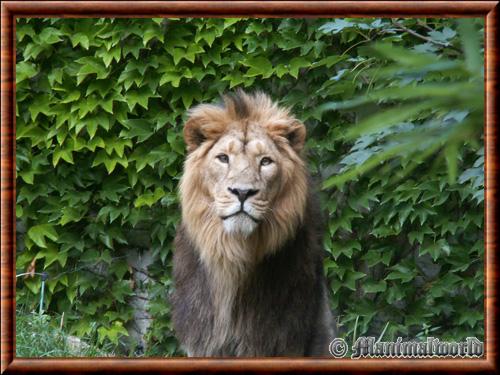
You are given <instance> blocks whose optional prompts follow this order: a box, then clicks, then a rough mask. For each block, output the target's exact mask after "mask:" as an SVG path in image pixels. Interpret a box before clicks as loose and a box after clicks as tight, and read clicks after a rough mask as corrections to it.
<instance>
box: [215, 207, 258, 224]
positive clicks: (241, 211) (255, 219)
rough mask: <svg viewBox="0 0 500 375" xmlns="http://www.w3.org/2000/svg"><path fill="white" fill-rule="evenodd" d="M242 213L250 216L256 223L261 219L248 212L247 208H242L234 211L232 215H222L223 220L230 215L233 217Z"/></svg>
mask: <svg viewBox="0 0 500 375" xmlns="http://www.w3.org/2000/svg"><path fill="white" fill-rule="evenodd" d="M240 214H243V215H246V216H248V217H249V218H250V219H252V221H254V222H255V223H259V222H260V220H259V219H257V218H255V217H253V216H252V215H250V214H249V213H248V212H246V211H245V210H243V209H241V210H239V211H236V212H234V213H232V214H231V215H227V216H222V220H226V219H229V218H230V217H233V216H236V215H240Z"/></svg>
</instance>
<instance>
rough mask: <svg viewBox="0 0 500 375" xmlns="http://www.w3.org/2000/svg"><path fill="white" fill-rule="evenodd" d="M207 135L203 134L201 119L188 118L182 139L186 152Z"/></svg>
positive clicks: (200, 142)
mask: <svg viewBox="0 0 500 375" xmlns="http://www.w3.org/2000/svg"><path fill="white" fill-rule="evenodd" d="M206 140H207V137H206V136H205V135H204V134H203V131H202V127H201V121H199V119H197V118H189V119H188V120H187V122H186V124H185V125H184V141H185V142H186V146H187V150H188V152H191V151H194V150H196V149H197V148H198V147H199V146H200V145H201V144H202V143H203V142H205V141H206Z"/></svg>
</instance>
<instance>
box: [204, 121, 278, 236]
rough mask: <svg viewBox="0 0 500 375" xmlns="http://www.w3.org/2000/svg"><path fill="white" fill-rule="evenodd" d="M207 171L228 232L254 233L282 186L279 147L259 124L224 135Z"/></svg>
mask: <svg viewBox="0 0 500 375" xmlns="http://www.w3.org/2000/svg"><path fill="white" fill-rule="evenodd" d="M205 168H206V169H205V170H204V171H203V174H204V180H205V181H206V184H207V188H208V191H209V194H210V195H211V197H212V198H213V206H214V209H215V211H216V213H217V215H218V216H219V217H220V219H221V220H222V223H223V226H224V230H225V231H226V232H227V233H234V234H237V233H241V234H243V235H249V234H251V233H252V232H253V231H254V230H255V229H256V228H257V227H258V226H259V225H260V224H261V223H262V222H264V221H265V220H266V217H267V215H272V207H273V202H274V200H275V198H276V195H277V193H278V191H279V189H280V187H281V184H280V177H281V176H280V170H281V158H280V153H279V151H278V149H277V147H276V146H275V145H274V143H273V141H272V140H271V138H270V137H269V136H268V135H267V134H266V132H265V131H264V129H262V127H260V126H259V125H258V124H252V123H250V124H248V127H247V133H246V134H244V133H243V132H242V131H239V130H237V129H235V130H233V131H231V132H230V133H229V134H226V135H224V136H222V137H221V138H220V139H219V140H218V141H217V142H216V143H215V144H214V146H213V147H212V148H211V149H210V151H209V152H208V154H207V158H206V163H205Z"/></svg>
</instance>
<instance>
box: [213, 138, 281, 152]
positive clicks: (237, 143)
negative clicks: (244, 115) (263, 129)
mask: <svg viewBox="0 0 500 375" xmlns="http://www.w3.org/2000/svg"><path fill="white" fill-rule="evenodd" d="M221 141H222V142H220V146H219V147H220V148H221V149H222V151H225V152H227V153H229V154H233V155H243V154H245V155H247V156H249V157H253V156H259V155H263V154H269V153H275V152H276V147H275V146H274V144H273V142H272V141H271V140H270V139H269V138H267V137H265V136H263V135H262V134H250V135H247V136H246V137H245V136H244V135H243V134H238V135H236V134H234V133H233V134H229V135H227V136H225V137H222V139H221Z"/></svg>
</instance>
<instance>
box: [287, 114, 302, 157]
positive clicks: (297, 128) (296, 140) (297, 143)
mask: <svg viewBox="0 0 500 375" xmlns="http://www.w3.org/2000/svg"><path fill="white" fill-rule="evenodd" d="M286 139H288V142H289V143H290V146H292V147H293V149H294V150H295V151H297V152H300V151H302V148H304V143H305V141H306V127H305V126H304V124H303V123H302V122H300V121H298V120H297V121H294V122H293V123H292V125H291V126H290V128H289V131H288V134H287V135H286Z"/></svg>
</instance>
